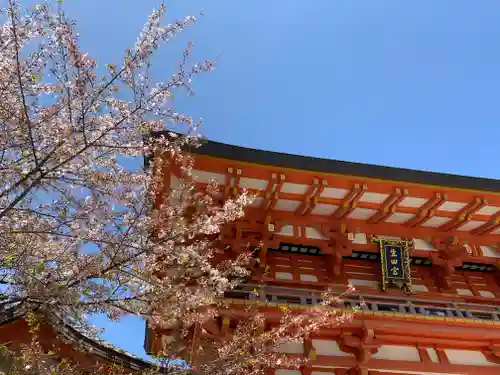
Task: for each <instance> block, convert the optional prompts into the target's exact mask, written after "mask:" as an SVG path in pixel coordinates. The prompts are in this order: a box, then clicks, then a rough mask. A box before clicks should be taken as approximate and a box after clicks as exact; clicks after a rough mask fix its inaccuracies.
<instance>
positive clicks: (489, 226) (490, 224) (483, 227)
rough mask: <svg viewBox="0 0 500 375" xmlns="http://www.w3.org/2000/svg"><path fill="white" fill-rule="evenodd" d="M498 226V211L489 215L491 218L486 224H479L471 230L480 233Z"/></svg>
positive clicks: (487, 231) (499, 215) (499, 226)
mask: <svg viewBox="0 0 500 375" xmlns="http://www.w3.org/2000/svg"><path fill="white" fill-rule="evenodd" d="M498 228H500V211H499V212H497V213H496V214H494V215H493V216H492V217H491V220H490V221H488V222H487V223H486V224H483V225H481V226H480V227H479V228H476V229H474V230H473V231H472V233H474V234H478V235H482V234H487V233H491V232H493V231H494V230H495V229H498Z"/></svg>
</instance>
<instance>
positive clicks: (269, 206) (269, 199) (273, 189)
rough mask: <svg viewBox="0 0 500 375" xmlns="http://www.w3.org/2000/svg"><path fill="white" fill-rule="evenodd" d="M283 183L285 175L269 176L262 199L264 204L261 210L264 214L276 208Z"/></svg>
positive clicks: (274, 174)
mask: <svg viewBox="0 0 500 375" xmlns="http://www.w3.org/2000/svg"><path fill="white" fill-rule="evenodd" d="M284 183H285V175H284V174H282V173H279V174H277V173H273V174H272V175H271V180H270V181H269V183H268V184H267V189H266V194H265V197H264V202H263V203H262V207H261V208H262V209H263V210H264V211H265V212H268V211H271V210H273V209H274V207H275V206H276V203H277V202H278V199H279V192H280V190H281V187H282V186H283V184H284Z"/></svg>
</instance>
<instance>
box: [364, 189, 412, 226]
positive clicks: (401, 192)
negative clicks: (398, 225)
mask: <svg viewBox="0 0 500 375" xmlns="http://www.w3.org/2000/svg"><path fill="white" fill-rule="evenodd" d="M407 195H408V190H406V189H399V188H397V189H395V190H394V191H393V192H392V194H391V195H389V196H388V197H387V199H386V200H385V201H384V202H383V203H382V206H381V207H380V210H379V211H378V212H377V213H376V214H375V215H373V216H372V217H371V218H370V219H369V220H368V222H369V223H374V224H376V223H380V222H381V221H385V220H387V219H388V218H389V217H390V216H391V215H392V214H393V213H394V212H396V207H397V205H398V204H399V203H400V202H401V201H402V200H403V199H404V198H405V197H406V196H407Z"/></svg>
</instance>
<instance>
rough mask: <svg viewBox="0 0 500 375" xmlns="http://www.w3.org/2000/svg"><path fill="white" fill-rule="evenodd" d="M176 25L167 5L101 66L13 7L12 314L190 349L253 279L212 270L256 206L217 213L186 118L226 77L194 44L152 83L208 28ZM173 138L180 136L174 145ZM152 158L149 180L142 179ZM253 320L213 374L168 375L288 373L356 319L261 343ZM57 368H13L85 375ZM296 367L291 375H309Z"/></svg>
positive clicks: (2, 114) (291, 318)
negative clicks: (118, 329) (119, 322)
mask: <svg viewBox="0 0 500 375" xmlns="http://www.w3.org/2000/svg"><path fill="white" fill-rule="evenodd" d="M164 14H165V6H164V5H163V4H161V5H160V7H159V8H158V9H157V10H155V11H153V12H152V13H151V15H150V17H149V19H148V20H147V22H146V24H145V25H144V28H143V30H142V32H141V33H140V35H139V37H138V39H137V41H136V42H135V45H134V46H133V47H132V48H129V49H127V50H126V51H125V53H124V57H123V59H122V60H121V61H119V62H117V63H113V64H111V63H110V64H107V65H103V66H101V65H99V64H98V63H97V62H96V61H95V60H93V59H92V58H91V56H90V55H89V54H88V53H86V52H84V51H82V50H81V49H80V46H79V36H78V33H77V31H76V25H75V23H74V22H73V21H72V20H70V19H69V18H68V17H67V15H66V14H65V13H64V11H63V8H62V6H61V5H58V6H56V7H51V6H49V4H47V3H44V4H41V5H36V6H33V7H30V8H29V9H23V8H22V6H21V4H20V3H19V1H18V0H8V1H7V2H6V3H4V4H3V8H2V13H1V18H2V21H1V22H2V23H1V26H0V180H1V181H2V182H1V185H0V284H1V288H0V291H1V294H0V309H1V311H6V310H8V309H10V308H14V307H15V308H16V309H20V310H22V311H24V312H26V314H31V313H32V312H34V311H36V312H37V314H42V315H43V314H57V315H58V316H61V317H63V318H64V319H66V320H67V321H70V322H71V323H72V324H73V325H74V326H75V327H80V328H81V329H85V330H90V329H91V328H92V327H91V326H90V325H89V324H88V317H89V316H90V315H92V314H96V313H105V314H107V316H108V317H109V318H110V319H119V318H120V317H122V316H124V315H126V314H135V315H139V316H142V317H143V318H144V319H148V320H149V322H150V324H153V325H155V324H162V325H167V326H169V327H175V329H177V331H178V339H179V341H178V342H177V343H180V342H181V341H182V335H184V334H186V332H187V331H188V330H189V329H190V328H191V327H193V326H195V325H196V324H199V323H201V322H203V321H205V320H207V319H210V318H212V317H214V316H217V314H218V313H219V311H220V309H221V308H223V307H222V305H221V303H220V297H221V296H222V295H223V293H224V291H226V290H228V289H231V288H232V287H234V286H235V285H237V284H238V282H239V281H240V280H241V278H243V277H245V276H246V275H247V274H248V272H249V267H250V266H251V257H250V255H249V254H243V255H240V256H238V257H236V258H234V259H232V260H226V261H224V262H217V263H214V262H213V258H214V252H215V250H216V247H215V246H214V244H213V242H212V239H213V237H214V235H216V234H217V233H218V231H219V228H220V227H221V226H222V225H224V224H225V223H228V222H231V221H234V220H237V219H239V218H241V217H242V216H243V214H244V207H245V206H246V205H247V204H248V203H249V202H250V200H251V197H250V196H249V195H247V194H246V193H243V194H241V195H239V196H238V197H237V198H235V199H231V200H227V201H224V202H220V201H219V200H218V199H217V194H216V192H217V187H216V185H211V184H210V185H209V186H208V188H207V189H206V190H205V191H200V190H198V189H196V187H195V184H194V183H193V181H192V179H191V172H192V165H193V160H192V157H191V156H190V155H189V153H187V152H186V149H188V148H191V147H197V146H198V145H199V144H200V140H199V136H198V129H199V127H200V126H201V121H200V120H196V119H193V118H192V117H190V116H189V115H185V114H181V113H177V112H176V111H175V110H174V108H173V100H174V94H175V93H176V92H179V91H185V92H186V93H187V94H188V95H193V94H194V93H195V92H194V89H193V87H192V80H193V79H194V78H195V77H196V76H198V75H199V74H201V73H205V72H210V71H212V70H213V69H214V67H215V63H214V62H213V61H202V62H198V63H190V61H189V57H190V51H191V49H192V48H193V46H192V44H191V43H189V44H188V46H187V48H186V49H185V50H184V51H183V53H182V55H181V57H180V61H179V64H178V68H177V71H176V72H175V73H173V74H171V75H170V76H168V77H165V78H164V79H163V80H162V79H156V78H154V77H153V75H152V72H151V67H152V63H153V57H154V54H155V51H156V50H157V49H158V48H159V47H161V46H162V45H163V44H165V43H167V42H168V41H169V40H171V39H172V38H173V37H174V36H175V35H176V34H178V33H180V32H182V31H184V30H185V29H186V28H187V27H189V26H191V25H192V24H194V23H195V21H196V20H195V18H194V17H191V16H190V17H186V18H184V19H181V20H178V21H175V22H172V23H169V24H164V23H163V18H164ZM173 127H176V128H179V127H182V129H183V132H182V134H179V133H169V132H168V130H169V129H172V128H173ZM151 134H156V136H155V137H154V142H152V141H151ZM144 156H146V160H147V163H146V165H145V168H142V167H139V168H137V167H134V165H137V160H138V159H142V158H143V157H144ZM166 164H167V166H168V164H170V166H174V165H175V166H176V168H179V169H180V170H181V172H182V176H183V178H182V179H181V182H180V184H179V185H178V186H175V187H168V188H167V187H165V186H164V177H165V176H164V173H165V171H166ZM337 298H338V297H337V296H334V295H333V294H331V298H325V299H324V301H325V303H326V304H331V303H335V302H336V299H337ZM248 313H249V314H250V315H249V316H250V318H249V319H247V320H245V322H244V323H242V324H241V325H240V327H239V328H238V329H237V330H236V331H235V333H234V335H233V336H232V338H230V339H228V338H225V339H224V340H222V341H221V340H212V342H211V347H212V348H213V349H212V350H211V352H210V356H207V359H206V361H205V362H203V363H201V364H200V365H199V366H198V367H196V368H192V367H186V366H184V365H182V366H170V367H169V369H168V371H169V372H171V373H182V372H197V373H210V372H211V373H220V374H236V373H240V372H241V371H243V370H244V371H246V372H250V373H255V374H260V373H262V372H263V371H264V370H265V368H266V367H269V366H275V365H285V362H286V359H285V358H284V357H283V356H282V355H280V354H277V353H276V352H275V351H273V350H271V349H272V348H273V347H274V346H276V345H279V344H281V343H283V342H284V341H286V340H302V339H304V338H305V337H307V336H308V335H309V334H311V333H312V332H314V331H315V330H317V329H319V328H320V327H322V326H324V325H332V324H333V325H335V324H339V323H340V322H342V321H343V320H345V319H346V318H347V316H346V314H343V313H339V312H338V311H337V310H332V309H330V308H326V307H324V306H323V307H318V308H317V309H315V310H313V311H311V312H309V313H307V314H291V313H290V312H288V311H284V312H283V318H282V322H281V324H280V325H278V326H277V327H275V328H273V329H271V330H269V331H266V332H264V333H262V334H260V335H257V334H255V333H254V331H253V328H254V327H255V325H256V324H259V322H261V320H262V319H263V318H262V316H261V315H260V314H259V313H258V312H257V311H254V312H252V313H250V311H249V312H248ZM94 333H95V332H94ZM35 336H36V335H35ZM180 350H181V349H180V345H172V347H171V348H166V349H165V352H164V353H163V354H164V355H165V356H166V358H173V357H175V356H177V355H179V353H180ZM235 353H240V354H242V353H243V354H246V355H247V357H243V359H242V357H241V356H240V357H239V358H240V359H238V356H236V355H235ZM46 355H48V354H47V353H45V352H44V350H43V349H42V348H41V347H40V346H37V344H36V341H35V342H34V343H31V344H30V345H28V346H26V347H25V349H24V350H23V351H22V353H21V355H20V356H19V355H17V354H16V356H17V357H16V360H15V361H14V363H15V364H16V365H15V366H14V367H15V368H14V370H15V371H14V370H12V371H14V372H15V373H23V371H25V372H26V373H33V371H34V370H33V369H34V367H33V366H35V365H36V366H38V369H37V371H36V372H37V373H54V371H56V370H57V371H58V372H57V371H56V372H57V373H58V374H59V373H61V374H62V373H68V374H70V373H77V372H78V370H77V369H75V368H74V367H72V366H70V365H69V364H65V365H64V366H65V367H64V369H63V368H62V367H57V366H56V365H54V363H53V362H52V361H45V360H42V357H43V356H46ZM292 362H293V361H291V362H288V364H287V365H290V366H292V365H294V366H298V365H299V364H298V363H292ZM54 366H56V367H54ZM155 371H156V370H155ZM162 371H166V370H165V369H163V370H162Z"/></svg>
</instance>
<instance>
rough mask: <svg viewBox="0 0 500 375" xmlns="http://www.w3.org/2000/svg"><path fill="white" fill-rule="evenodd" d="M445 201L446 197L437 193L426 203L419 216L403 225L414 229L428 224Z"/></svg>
mask: <svg viewBox="0 0 500 375" xmlns="http://www.w3.org/2000/svg"><path fill="white" fill-rule="evenodd" d="M444 201H446V195H445V194H441V193H436V194H435V195H434V196H433V197H432V198H431V199H429V200H428V201H427V202H425V204H424V205H423V206H422V207H421V208H420V210H419V211H418V213H417V215H416V216H415V217H414V218H413V219H411V220H409V221H407V222H406V223H404V224H403V225H404V226H405V227H410V228H413V227H416V226H417V225H420V224H422V223H424V222H426V221H427V220H428V219H430V218H431V217H432V216H434V209H435V208H436V207H437V206H438V205H440V204H441V203H443V202H444Z"/></svg>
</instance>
